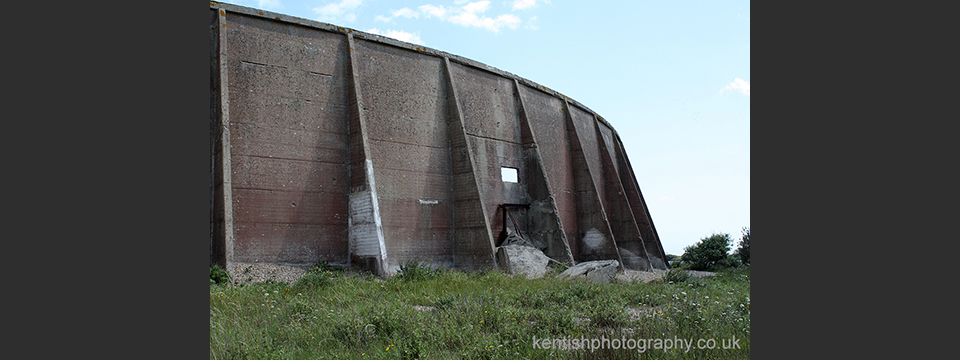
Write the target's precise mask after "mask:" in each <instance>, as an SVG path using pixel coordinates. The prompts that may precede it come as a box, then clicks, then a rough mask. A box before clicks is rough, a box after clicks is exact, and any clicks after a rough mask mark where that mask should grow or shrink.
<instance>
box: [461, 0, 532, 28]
mask: <svg viewBox="0 0 960 360" xmlns="http://www.w3.org/2000/svg"><path fill="white" fill-rule="evenodd" d="M488 8H490V2H489V1H477V2H472V3H469V4H467V5H466V6H464V7H463V8H461V10H462V11H460V12H459V13H457V14H456V15H454V16H451V17H450V18H449V19H448V20H447V21H450V22H452V23H454V24H458V25H463V26H466V27H471V26H476V27H481V28H484V29H487V30H490V31H493V32H495V33H496V32H500V28H501V27H504V26H506V27H509V28H511V29H516V28H517V25H519V24H520V22H521V21H520V18H518V17H516V16H514V15H512V14H503V15H500V16H497V17H496V18H489V17H483V16H481V15H478V14H480V13H483V12H486V11H487V9H488Z"/></svg>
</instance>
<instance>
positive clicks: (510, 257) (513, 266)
mask: <svg viewBox="0 0 960 360" xmlns="http://www.w3.org/2000/svg"><path fill="white" fill-rule="evenodd" d="M497 262H498V263H499V264H500V267H501V268H503V269H504V270H506V271H507V272H508V273H510V274H513V275H524V276H526V277H527V278H528V279H539V278H542V277H543V275H544V274H546V273H547V270H548V269H547V264H548V263H550V258H548V257H547V256H546V255H544V254H543V252H542V251H540V250H538V249H537V248H534V247H530V246H523V245H504V246H500V247H498V248H497Z"/></svg>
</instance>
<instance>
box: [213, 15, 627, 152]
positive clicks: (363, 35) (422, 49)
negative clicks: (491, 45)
mask: <svg viewBox="0 0 960 360" xmlns="http://www.w3.org/2000/svg"><path fill="white" fill-rule="evenodd" d="M210 8H211V9H219V10H223V11H229V12H233V13H238V14H243V15H248V16H256V17H260V18H264V19H271V20H276V21H281V22H286V23H291V24H298V25H301V26H306V27H311V28H316V29H320V30H324V31H330V32H335V33H341V34H344V35H348V34H349V35H353V37H354V38H357V39H363V40H367V41H374V42H378V43H381V44H386V45H390V46H394V47H399V48H403V49H406V50H410V51H416V52H418V53H421V54H427V55H431V56H436V57H440V58H444V57H445V58H449V59H450V61H453V62H457V63H460V64H462V65H467V66H471V67H474V68H478V69H481V70H484V71H487V72H490V73H493V74H496V75H499V76H502V77H504V78H507V79H511V80H517V81H518V82H519V83H521V84H523V85H526V86H529V87H532V88H534V89H537V90H540V91H542V92H544V93H546V94H549V95H551V96H554V97H557V98H559V99H561V100H566V101H567V102H568V103H569V104H570V105H572V106H576V107H579V108H581V109H583V110H584V111H586V112H588V113H590V114H592V115H593V116H594V117H596V119H597V121H599V122H600V123H602V124H604V125H605V126H606V127H608V128H610V130H611V131H613V134H614V136H615V137H616V138H617V139H619V138H620V135H619V134H618V133H617V129H615V128H614V127H613V126H612V125H610V123H609V122H607V120H606V119H604V118H603V117H602V116H600V114H597V113H596V112H595V111H593V110H591V109H590V108H588V107H587V106H585V105H583V104H581V103H580V102H578V101H576V100H574V99H572V98H570V97H568V96H566V95H563V94H561V93H559V92H557V91H555V90H553V89H550V88H548V87H546V86H543V85H540V84H538V83H536V82H534V81H531V80H528V79H526V78H523V77H521V76H518V75H515V74H512V73H509V72H506V71H503V70H500V69H497V68H495V67H492V66H490V65H487V64H484V63H481V62H478V61H475V60H471V59H467V58H465V57H462V56H459V55H454V54H450V53H448V52H445V51H440V50H437V49H433V48H429V47H426V46H421V45H417V44H412V43H408V42H405V41H400V40H397V39H394V38H389V37H386V36H381V35H377V34H371V33H368V32H363V31H360V30H355V29H351V28H346V27H343V26H337V25H333V24H329V23H325V22H320V21H315V20H308V19H304V18H299V17H295V16H290V15H284V14H280V13H275V12H271V11H266V10H259V9H254V8H251V7H246V6H240V5H234V4H227V3H221V2H217V1H210Z"/></svg>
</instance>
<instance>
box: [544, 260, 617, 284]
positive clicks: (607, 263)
mask: <svg viewBox="0 0 960 360" xmlns="http://www.w3.org/2000/svg"><path fill="white" fill-rule="evenodd" d="M619 268H620V262H619V261H616V260H594V261H587V262H582V263H579V264H577V265H574V266H572V267H570V268H569V269H567V270H564V272H562V273H560V275H559V276H557V278H558V279H567V280H577V279H586V280H590V281H595V282H599V283H604V284H609V283H610V281H611V280H613V278H614V277H615V276H616V275H617V271H618V270H619Z"/></svg>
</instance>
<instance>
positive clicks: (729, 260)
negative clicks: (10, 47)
mask: <svg viewBox="0 0 960 360" xmlns="http://www.w3.org/2000/svg"><path fill="white" fill-rule="evenodd" d="M738 266H740V257H739V256H737V255H734V254H730V255H727V257H725V258H723V260H720V262H718V263H717V267H721V268H735V267H738Z"/></svg>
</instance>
